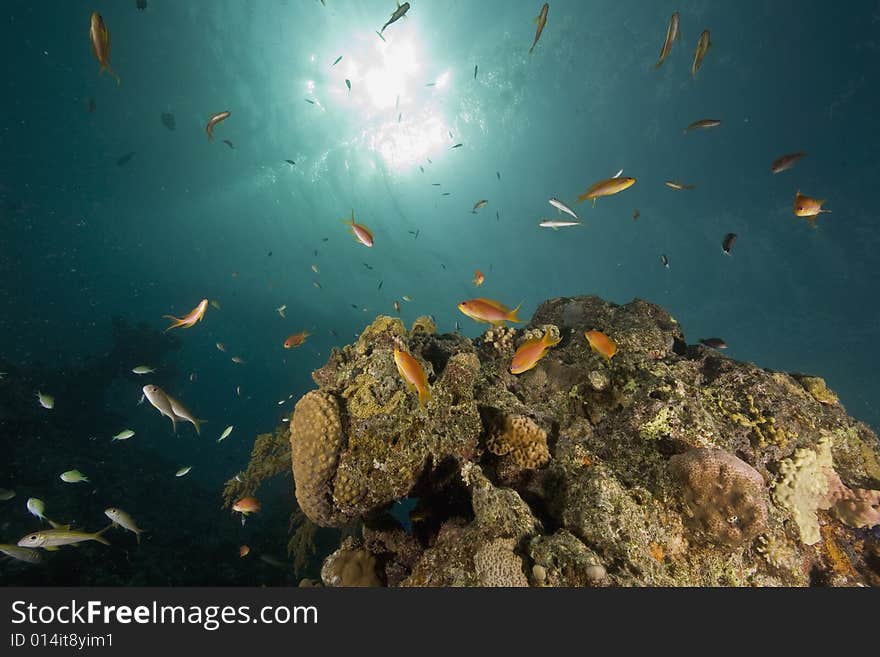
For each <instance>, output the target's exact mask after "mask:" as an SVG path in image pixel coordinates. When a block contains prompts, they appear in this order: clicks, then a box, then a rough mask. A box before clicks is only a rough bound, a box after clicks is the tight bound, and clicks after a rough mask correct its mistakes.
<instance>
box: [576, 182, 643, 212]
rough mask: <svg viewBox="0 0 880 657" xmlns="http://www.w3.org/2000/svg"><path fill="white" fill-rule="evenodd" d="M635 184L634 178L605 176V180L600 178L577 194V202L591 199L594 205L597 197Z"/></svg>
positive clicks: (611, 194) (617, 192)
mask: <svg viewBox="0 0 880 657" xmlns="http://www.w3.org/2000/svg"><path fill="white" fill-rule="evenodd" d="M635 184H636V179H635V178H624V177H620V178H606V179H605V180H600V181H599V182H597V183H596V184H595V185H593V186H592V187H590V188H589V189H588V190H587V191H585V192H584V193H583V194H581V195H580V196H578V203H581V202H583V201H586V200H589V199H593V205H596V199H597V198H600V197H602V196H613V195H614V194H619V193H620V192H622V191H623V190H625V189H629V188H630V187H632V186H633V185H635Z"/></svg>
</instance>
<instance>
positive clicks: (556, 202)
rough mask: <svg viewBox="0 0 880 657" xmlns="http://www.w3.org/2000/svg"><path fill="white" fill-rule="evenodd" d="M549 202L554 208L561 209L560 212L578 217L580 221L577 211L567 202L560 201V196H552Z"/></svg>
mask: <svg viewBox="0 0 880 657" xmlns="http://www.w3.org/2000/svg"><path fill="white" fill-rule="evenodd" d="M548 203H550V205H552V206H553V207H554V208H556V209H557V210H559V211H560V212H564V213H565V214H567V215H569V216H571V217H574V218H575V219H577V220H578V221H580V217H578V216H577V214H576V213H575V211H574V210H572V209H571V208H570V207H568V206H567V205H566V204H565V203H563V202H562V201H560V200H559V199H558V198H556V197H555V196H554V197H553V198H551V199H550V200H549V201H548Z"/></svg>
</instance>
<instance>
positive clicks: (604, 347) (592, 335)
mask: <svg viewBox="0 0 880 657" xmlns="http://www.w3.org/2000/svg"><path fill="white" fill-rule="evenodd" d="M584 337H586V338H587V342H589V343H590V349H592V350H593V351H595V352H596V353H597V354H600V355H601V356H602V357H604V358H605V360H607V361H609V362H610V361H611V358H612V357H613V356H614V354H616V353H617V343H616V342H614V340H612V339H611V338H609V337H608V336H607V335H605V334H604V333H602V331H587V332H586V333H584Z"/></svg>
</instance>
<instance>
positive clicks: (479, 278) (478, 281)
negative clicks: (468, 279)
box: [474, 269, 486, 287]
mask: <svg viewBox="0 0 880 657" xmlns="http://www.w3.org/2000/svg"><path fill="white" fill-rule="evenodd" d="M485 280H486V277H485V276H484V275H483V272H481V271H480V270H479V269H478V270H477V271H475V272H474V285H476V286H477V287H480V286H481V285H482V284H483V281H485Z"/></svg>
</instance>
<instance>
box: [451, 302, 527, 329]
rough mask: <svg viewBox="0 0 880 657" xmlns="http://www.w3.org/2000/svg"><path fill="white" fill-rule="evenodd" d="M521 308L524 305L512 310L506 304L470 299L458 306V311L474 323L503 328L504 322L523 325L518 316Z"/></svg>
mask: <svg viewBox="0 0 880 657" xmlns="http://www.w3.org/2000/svg"><path fill="white" fill-rule="evenodd" d="M520 306H522V304H519V306H517V307H516V308H514V309H513V310H511V309H510V308H508V307H507V306H505V305H504V304H502V303H499V302H498V301H493V300H492V299H469V300H468V301H462V302H461V303H460V304H458V309H459V310H460V311H461V312H463V313H464V314H465V315H467V316H468V317H470V318H471V319H473V320H474V321H477V322H488V323H490V324H492V325H493V326H503V325H504V322H512V323H514V324H522V320H521V319H520V318H519V317H517V315H516V313H517V312H518V311H519V309H520Z"/></svg>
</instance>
